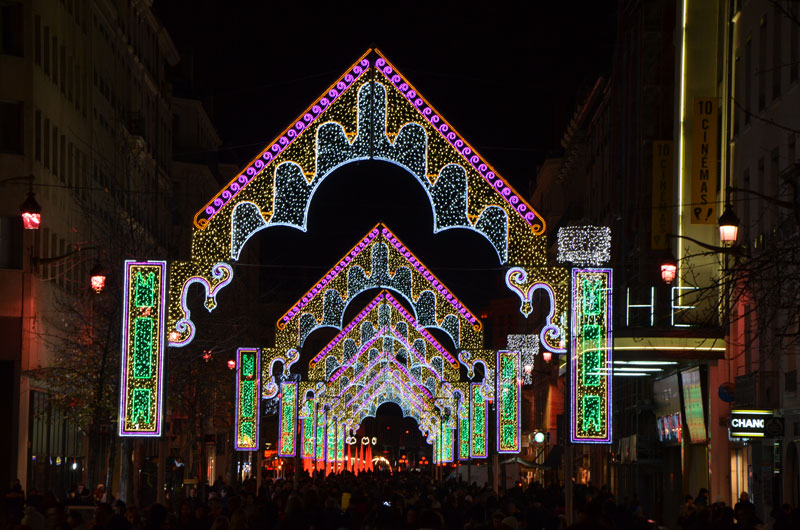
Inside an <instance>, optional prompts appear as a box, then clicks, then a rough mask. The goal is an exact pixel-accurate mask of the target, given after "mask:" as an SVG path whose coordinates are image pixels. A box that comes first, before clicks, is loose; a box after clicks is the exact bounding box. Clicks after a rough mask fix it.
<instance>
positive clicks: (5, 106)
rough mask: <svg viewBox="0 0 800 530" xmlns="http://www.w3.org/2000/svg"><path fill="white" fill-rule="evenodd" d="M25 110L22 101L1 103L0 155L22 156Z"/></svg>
mask: <svg viewBox="0 0 800 530" xmlns="http://www.w3.org/2000/svg"><path fill="white" fill-rule="evenodd" d="M23 108H24V105H23V104H22V102H21V101H0V124H2V127H0V153H13V154H17V155H21V154H22V152H23V150H22V146H23V144H24V142H23V128H22V127H23V123H24V120H23V114H22V112H23Z"/></svg>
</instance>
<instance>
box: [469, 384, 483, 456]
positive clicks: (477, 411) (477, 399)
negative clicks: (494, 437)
mask: <svg viewBox="0 0 800 530" xmlns="http://www.w3.org/2000/svg"><path fill="white" fill-rule="evenodd" d="M470 394H471V397H470V399H471V400H472V406H471V407H470V409H471V414H470V416H471V424H472V425H471V427H472V429H471V431H470V439H469V447H470V448H469V452H470V456H471V457H472V458H486V456H487V455H488V452H487V449H486V431H487V428H486V424H487V423H488V421H487V420H488V416H487V412H486V400H485V399H484V398H483V390H482V385H481V383H470Z"/></svg>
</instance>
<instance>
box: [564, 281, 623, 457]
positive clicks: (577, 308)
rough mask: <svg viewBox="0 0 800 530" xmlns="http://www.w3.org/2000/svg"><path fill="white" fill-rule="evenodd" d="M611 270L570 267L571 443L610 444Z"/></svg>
mask: <svg viewBox="0 0 800 530" xmlns="http://www.w3.org/2000/svg"><path fill="white" fill-rule="evenodd" d="M611 286H612V278H611V269H572V339H571V341H572V357H571V362H570V365H571V366H570V370H571V376H572V389H571V392H572V408H571V416H572V417H571V426H570V439H571V440H572V442H573V443H611V367H612V361H613V359H612V344H613V343H612V340H611V331H612V330H611V327H612V325H611V322H612V320H611Z"/></svg>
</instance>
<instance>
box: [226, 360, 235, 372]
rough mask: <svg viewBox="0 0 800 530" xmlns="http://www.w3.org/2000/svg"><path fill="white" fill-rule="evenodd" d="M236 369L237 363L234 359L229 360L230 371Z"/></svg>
mask: <svg viewBox="0 0 800 530" xmlns="http://www.w3.org/2000/svg"><path fill="white" fill-rule="evenodd" d="M234 368H236V361H234V360H233V359H228V369H229V370H233V369H234Z"/></svg>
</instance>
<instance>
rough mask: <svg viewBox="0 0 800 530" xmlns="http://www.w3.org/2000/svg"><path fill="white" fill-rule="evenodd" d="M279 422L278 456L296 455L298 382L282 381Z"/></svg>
mask: <svg viewBox="0 0 800 530" xmlns="http://www.w3.org/2000/svg"><path fill="white" fill-rule="evenodd" d="M279 423H280V429H281V434H280V438H278V456H294V454H295V447H296V445H297V383H293V382H288V381H285V382H283V383H281V410H280V420H279Z"/></svg>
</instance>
